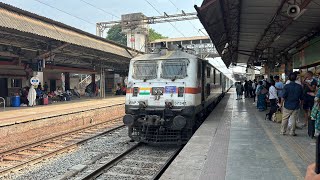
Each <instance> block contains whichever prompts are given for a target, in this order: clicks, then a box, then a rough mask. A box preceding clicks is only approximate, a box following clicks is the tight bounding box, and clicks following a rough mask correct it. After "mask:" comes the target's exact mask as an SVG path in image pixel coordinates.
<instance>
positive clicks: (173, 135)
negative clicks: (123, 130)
mask: <svg viewBox="0 0 320 180" xmlns="http://www.w3.org/2000/svg"><path fill="white" fill-rule="evenodd" d="M191 136H192V130H191V129H183V130H172V129H169V128H166V129H161V128H159V126H152V125H149V126H147V127H145V128H143V127H133V129H132V134H131V137H132V138H133V139H135V140H137V141H140V142H145V143H157V144H186V143H187V142H188V140H189V139H190V138H191Z"/></svg>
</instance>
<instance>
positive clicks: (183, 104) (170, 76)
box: [123, 49, 232, 144]
mask: <svg viewBox="0 0 320 180" xmlns="http://www.w3.org/2000/svg"><path fill="white" fill-rule="evenodd" d="M231 85H232V82H231V80H230V79H228V78H227V77H226V76H225V75H223V74H222V73H221V72H220V71H218V70H217V69H216V68H214V67H213V66H212V65H211V64H209V63H208V61H206V60H202V59H199V58H198V57H197V56H194V55H192V54H189V53H186V52H184V51H182V50H174V51H170V50H167V49H161V50H159V51H158V52H155V53H150V54H145V55H142V56H139V57H136V58H134V59H132V60H131V62H130V68H129V75H128V86H127V94H126V104H125V111H126V115H125V116H124V118H123V122H124V124H125V125H127V126H128V128H129V136H130V138H131V139H133V140H135V141H138V142H146V143H157V144H159V143H163V144H184V143H186V142H187V141H188V140H189V139H190V138H191V136H192V134H193V132H194V131H195V130H196V128H197V127H198V125H199V124H200V121H201V119H202V118H201V117H202V116H204V115H205V114H207V112H208V111H210V110H212V109H213V107H214V105H215V104H216V103H217V102H218V101H219V100H220V99H221V97H222V96H223V95H224V93H225V92H226V91H227V90H228V89H229V88H230V87H231Z"/></svg>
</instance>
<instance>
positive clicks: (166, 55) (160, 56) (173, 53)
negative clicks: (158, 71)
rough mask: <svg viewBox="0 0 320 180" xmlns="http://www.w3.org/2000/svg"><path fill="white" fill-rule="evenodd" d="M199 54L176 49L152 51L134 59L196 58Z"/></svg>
mask: <svg viewBox="0 0 320 180" xmlns="http://www.w3.org/2000/svg"><path fill="white" fill-rule="evenodd" d="M196 58H197V56H195V55H192V54H189V53H186V52H183V51H180V50H176V51H167V53H150V54H144V55H141V56H137V57H135V58H133V59H132V60H158V59H196Z"/></svg>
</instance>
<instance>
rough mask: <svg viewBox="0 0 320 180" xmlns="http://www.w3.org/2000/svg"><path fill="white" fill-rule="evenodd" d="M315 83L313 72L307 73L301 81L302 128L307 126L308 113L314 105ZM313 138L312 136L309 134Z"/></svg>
mask: <svg viewBox="0 0 320 180" xmlns="http://www.w3.org/2000/svg"><path fill="white" fill-rule="evenodd" d="M316 86H317V81H316V80H315V79H313V72H311V71H308V72H307V73H306V77H305V79H304V81H303V109H304V125H303V126H304V127H306V126H307V125H308V122H309V119H310V111H311V109H312V107H313V105H314V98H315V91H316ZM309 136H311V137H313V135H311V134H309Z"/></svg>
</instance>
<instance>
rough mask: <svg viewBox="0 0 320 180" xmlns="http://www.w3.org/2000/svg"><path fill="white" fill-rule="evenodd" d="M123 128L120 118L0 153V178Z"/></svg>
mask: <svg viewBox="0 0 320 180" xmlns="http://www.w3.org/2000/svg"><path fill="white" fill-rule="evenodd" d="M122 127H124V125H123V123H122V117H118V118H114V119H112V120H109V121H106V122H102V123H99V124H95V125H92V126H89V127H85V128H82V129H79V130H75V131H72V132H68V133H65V134H61V135H58V136H55V137H52V138H48V139H45V140H42V141H39V142H36V143H32V144H28V145H25V146H22V147H18V148H14V149H11V150H7V151H2V152H0V177H1V176H2V175H4V174H6V173H8V172H12V171H15V170H19V169H21V168H23V167H25V166H26V165H30V164H35V163H37V162H40V161H41V160H43V159H44V158H48V157H52V156H55V155H56V154H59V153H62V152H65V151H68V150H71V149H74V148H76V147H77V146H79V145H80V144H82V143H84V142H86V141H88V140H90V139H93V138H95V137H98V136H102V135H104V134H107V133H110V132H113V131H115V130H117V129H119V128H122Z"/></svg>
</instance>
